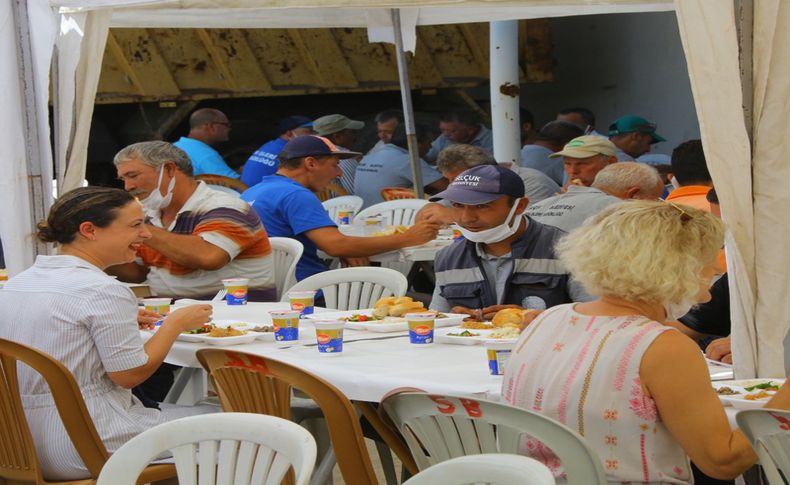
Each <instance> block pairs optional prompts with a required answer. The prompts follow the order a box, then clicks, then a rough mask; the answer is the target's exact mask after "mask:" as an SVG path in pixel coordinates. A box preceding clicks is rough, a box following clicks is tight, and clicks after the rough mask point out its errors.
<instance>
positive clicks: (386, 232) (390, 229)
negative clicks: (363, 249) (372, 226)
mask: <svg viewBox="0 0 790 485" xmlns="http://www.w3.org/2000/svg"><path fill="white" fill-rule="evenodd" d="M408 230H409V226H404V225H399V226H387V227H385V228H384V229H382V230H381V231H376V232H374V233H372V234H371V236H393V235H395V234H403V233H404V232H406V231H408Z"/></svg>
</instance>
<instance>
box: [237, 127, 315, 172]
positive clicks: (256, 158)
mask: <svg viewBox="0 0 790 485" xmlns="http://www.w3.org/2000/svg"><path fill="white" fill-rule="evenodd" d="M312 128H313V121H312V120H311V119H310V118H307V117H304V116H299V115H293V116H288V117H286V118H282V119H281V120H280V121H278V122H277V138H275V139H273V140H269V141H267V142H266V143H264V144H263V145H261V147H260V148H258V149H257V150H255V153H253V154H252V155H251V156H250V158H248V159H247V163H245V164H244V170H243V171H242V172H241V181H242V182H244V183H245V184H246V185H247V187H252V186H253V185H255V184H257V183H258V182H260V181H261V179H262V178H263V177H265V176H267V175H272V174H273V173H275V172H276V171H277V164H278V161H277V155H279V154H280V151H281V150H282V149H283V147H284V146H285V144H286V143H288V141H289V140H292V139H294V138H296V137H297V136H301V135H309V134H310V133H312Z"/></svg>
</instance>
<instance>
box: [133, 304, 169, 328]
mask: <svg viewBox="0 0 790 485" xmlns="http://www.w3.org/2000/svg"><path fill="white" fill-rule="evenodd" d="M162 318H164V317H163V316H162V315H160V314H158V313H156V312H152V311H151V310H146V309H145V308H138V309H137V325H138V326H139V327H140V330H151V329H153V328H154V326H155V325H156V322H158V321H159V320H161V319H162Z"/></svg>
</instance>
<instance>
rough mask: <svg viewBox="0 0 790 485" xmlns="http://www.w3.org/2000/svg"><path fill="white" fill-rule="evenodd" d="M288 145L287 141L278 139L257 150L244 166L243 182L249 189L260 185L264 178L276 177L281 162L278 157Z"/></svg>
mask: <svg viewBox="0 0 790 485" xmlns="http://www.w3.org/2000/svg"><path fill="white" fill-rule="evenodd" d="M286 143H287V142H286V141H285V140H283V139H282V138H280V137H277V138H275V139H274V140H269V141H267V142H266V143H264V144H263V145H261V147H260V148H258V149H257V150H255V153H253V154H252V155H251V156H250V158H248V159H247V163H245V164H244V170H242V172H241V181H242V182H244V183H245V184H247V187H252V186H253V185H255V184H257V183H259V182H260V181H261V179H262V178H263V177H266V176H267V175H274V174H275V172H277V167H278V166H279V164H280V162H279V160H277V155H279V154H280V152H281V151H282V150H283V147H284V146H285V144H286Z"/></svg>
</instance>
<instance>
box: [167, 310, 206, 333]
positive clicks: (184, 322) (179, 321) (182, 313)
mask: <svg viewBox="0 0 790 485" xmlns="http://www.w3.org/2000/svg"><path fill="white" fill-rule="evenodd" d="M213 311H214V309H213V308H212V307H211V305H205V304H204V305H189V306H188V307H184V308H179V309H178V310H175V311H173V312H170V314H169V315H168V316H167V318H165V322H164V325H175V326H176V328H178V329H179V332H186V331H188V330H195V329H196V328H200V327H202V326H203V324H205V323H208V322H210V321H211V314H212V313H213Z"/></svg>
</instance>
